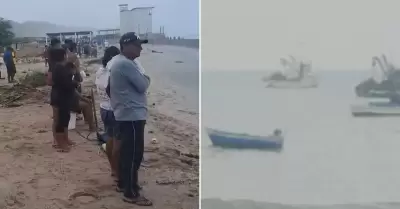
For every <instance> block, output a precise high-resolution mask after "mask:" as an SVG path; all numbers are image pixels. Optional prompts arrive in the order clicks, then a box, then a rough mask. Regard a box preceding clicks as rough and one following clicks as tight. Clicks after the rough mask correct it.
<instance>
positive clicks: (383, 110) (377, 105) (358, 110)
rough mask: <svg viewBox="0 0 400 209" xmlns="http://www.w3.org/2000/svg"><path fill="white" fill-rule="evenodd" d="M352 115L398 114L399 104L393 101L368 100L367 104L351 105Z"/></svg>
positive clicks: (399, 112)
mask: <svg viewBox="0 0 400 209" xmlns="http://www.w3.org/2000/svg"><path fill="white" fill-rule="evenodd" d="M351 112H352V114H353V116H356V117H363V116H364V117H368V116H380V117H383V116H400V104H398V103H394V102H370V103H368V104H367V105H353V106H352V107H351Z"/></svg>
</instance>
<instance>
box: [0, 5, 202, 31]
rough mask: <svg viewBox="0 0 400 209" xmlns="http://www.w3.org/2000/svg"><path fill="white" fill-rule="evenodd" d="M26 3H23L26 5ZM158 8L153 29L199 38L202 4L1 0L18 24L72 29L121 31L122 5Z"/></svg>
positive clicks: (8, 15)
mask: <svg viewBox="0 0 400 209" xmlns="http://www.w3.org/2000/svg"><path fill="white" fill-rule="evenodd" d="M22 2H23V3H22ZM122 3H127V4H129V7H130V8H132V7H138V6H154V7H156V8H155V9H154V11H153V18H154V19H153V26H154V30H155V31H159V27H160V26H162V25H163V26H165V32H166V33H168V35H171V36H178V35H179V36H195V35H198V34H199V32H198V27H199V24H198V21H199V18H198V15H199V12H198V10H199V6H198V5H199V0H134V1H129V0H113V1H111V0H108V1H106V0H67V1H65V0H36V1H33V0H22V1H21V0H15V1H5V0H0V5H1V6H0V15H1V16H2V17H4V18H6V19H11V20H15V21H18V22H23V21H28V20H37V21H48V22H51V23H56V24H61V25H69V26H92V27H94V28H100V29H101V28H116V27H119V9H118V4H122Z"/></svg>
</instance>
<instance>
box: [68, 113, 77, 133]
mask: <svg viewBox="0 0 400 209" xmlns="http://www.w3.org/2000/svg"><path fill="white" fill-rule="evenodd" d="M70 115H71V118H70V119H69V124H68V130H74V129H75V128H76V113H74V112H71V113H70Z"/></svg>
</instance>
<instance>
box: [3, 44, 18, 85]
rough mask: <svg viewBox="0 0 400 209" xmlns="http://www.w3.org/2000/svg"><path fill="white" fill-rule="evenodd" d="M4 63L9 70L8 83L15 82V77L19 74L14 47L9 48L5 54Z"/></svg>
mask: <svg viewBox="0 0 400 209" xmlns="http://www.w3.org/2000/svg"><path fill="white" fill-rule="evenodd" d="M3 61H4V63H5V65H6V68H7V78H8V83H12V82H14V76H15V74H16V73H17V69H16V67H15V52H14V49H13V48H12V47H7V48H6V51H5V52H4V56H3Z"/></svg>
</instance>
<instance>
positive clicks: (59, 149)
mask: <svg viewBox="0 0 400 209" xmlns="http://www.w3.org/2000/svg"><path fill="white" fill-rule="evenodd" d="M69 151H71V150H70V149H69V148H64V149H61V148H58V149H57V152H62V153H68V152H69Z"/></svg>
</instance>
